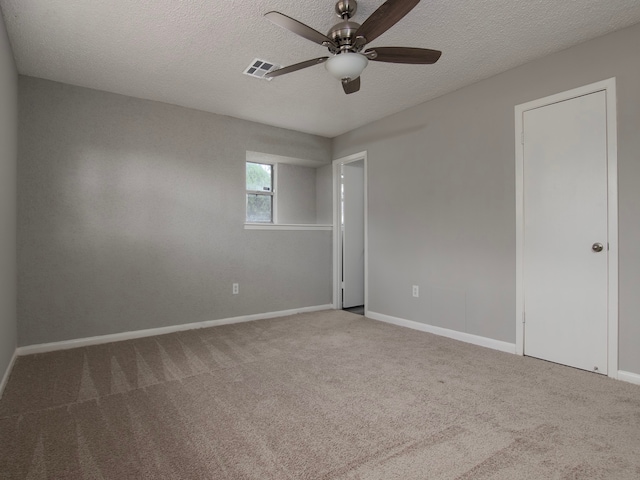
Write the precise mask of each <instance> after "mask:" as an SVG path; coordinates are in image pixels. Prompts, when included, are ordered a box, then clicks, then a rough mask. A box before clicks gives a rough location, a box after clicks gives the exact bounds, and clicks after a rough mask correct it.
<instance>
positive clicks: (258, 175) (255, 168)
mask: <svg viewBox="0 0 640 480" xmlns="http://www.w3.org/2000/svg"><path fill="white" fill-rule="evenodd" d="M272 173H273V166H272V165H265V164H263V163H252V162H247V190H254V191H258V192H271V191H272V185H273V183H272Z"/></svg>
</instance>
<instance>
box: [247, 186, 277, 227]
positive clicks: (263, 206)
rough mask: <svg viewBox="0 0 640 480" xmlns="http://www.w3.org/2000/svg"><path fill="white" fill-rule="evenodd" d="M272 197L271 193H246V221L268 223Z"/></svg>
mask: <svg viewBox="0 0 640 480" xmlns="http://www.w3.org/2000/svg"><path fill="white" fill-rule="evenodd" d="M272 204H273V197H272V196H271V195H256V194H254V193H247V222H250V223H258V222H260V223H270V222H271V221H272V216H271V209H272Z"/></svg>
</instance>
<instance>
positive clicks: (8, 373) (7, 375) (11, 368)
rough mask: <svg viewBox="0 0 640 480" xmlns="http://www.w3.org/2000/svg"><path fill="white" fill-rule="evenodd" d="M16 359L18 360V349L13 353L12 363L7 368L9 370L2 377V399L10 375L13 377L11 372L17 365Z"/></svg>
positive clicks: (0, 391)
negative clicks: (15, 364)
mask: <svg viewBox="0 0 640 480" xmlns="http://www.w3.org/2000/svg"><path fill="white" fill-rule="evenodd" d="M16 358H18V350H17V349H16V350H15V351H14V352H13V357H11V361H10V362H9V365H8V366H7V370H6V371H5V372H4V375H3V376H2V381H1V382H0V398H2V394H3V393H4V387H6V386H7V382H8V381H9V375H11V370H13V365H14V363H16Z"/></svg>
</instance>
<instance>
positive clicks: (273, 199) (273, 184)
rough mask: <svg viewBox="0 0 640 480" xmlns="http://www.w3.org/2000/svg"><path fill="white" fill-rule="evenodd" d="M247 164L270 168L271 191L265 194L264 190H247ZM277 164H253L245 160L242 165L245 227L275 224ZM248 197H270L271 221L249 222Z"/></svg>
mask: <svg viewBox="0 0 640 480" xmlns="http://www.w3.org/2000/svg"><path fill="white" fill-rule="evenodd" d="M249 163H253V164H255V165H268V166H270V167H271V191H269V192H266V191H264V190H249V189H248V188H247V165H248V164H249ZM277 166H278V164H277V163H269V162H255V161H250V160H245V164H244V188H245V195H244V198H245V203H244V221H245V224H247V225H275V224H276V223H277V210H278V208H277V205H278V202H277V197H276V195H277V194H276V191H277V178H278V176H277V174H276V170H277V168H278V167H277ZM249 195H262V196H265V197H271V220H270V221H268V222H255V221H250V220H249V219H248V218H247V213H248V212H247V208H248V206H249Z"/></svg>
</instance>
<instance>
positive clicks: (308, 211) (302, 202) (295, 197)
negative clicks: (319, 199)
mask: <svg viewBox="0 0 640 480" xmlns="http://www.w3.org/2000/svg"><path fill="white" fill-rule="evenodd" d="M277 171H278V173H277V177H278V185H277V186H276V188H277V191H276V198H277V199H278V223H284V224H295V223H297V224H310V223H316V169H315V168H313V167H303V166H300V165H288V164H286V163H279V164H278V166H277Z"/></svg>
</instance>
